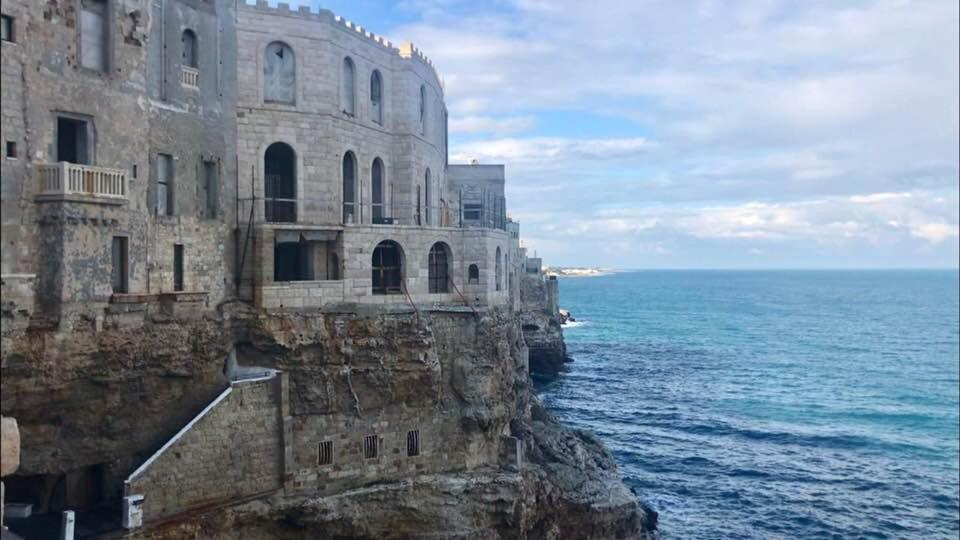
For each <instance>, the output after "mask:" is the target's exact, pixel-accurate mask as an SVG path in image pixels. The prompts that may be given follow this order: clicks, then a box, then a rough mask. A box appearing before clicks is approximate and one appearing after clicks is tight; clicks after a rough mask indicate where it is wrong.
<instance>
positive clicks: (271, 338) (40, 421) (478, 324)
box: [2, 309, 656, 539]
mask: <svg viewBox="0 0 960 540" xmlns="http://www.w3.org/2000/svg"><path fill="white" fill-rule="evenodd" d="M561 343H562V341H561ZM234 345H236V346H237V347H238V355H237V356H238V358H239V360H240V362H241V364H245V365H248V366H249V365H257V366H261V367H266V368H276V369H279V370H281V371H282V372H283V373H285V374H286V376H287V377H289V415H290V421H289V423H290V425H291V426H292V429H291V434H292V435H291V436H292V441H293V442H292V450H291V453H290V458H289V459H290V463H289V464H288V465H287V468H286V471H287V472H286V473H285V476H284V479H283V489H280V490H278V491H276V492H273V493H270V494H264V495H263V496H258V497H255V498H252V500H242V501H226V502H225V501H217V504H211V505H208V506H201V507H197V508H192V509H190V510H189V511H187V512H181V513H179V514H176V515H173V516H170V517H165V518H164V519H162V520H159V521H156V522H153V523H149V524H148V526H147V527H146V528H143V529H140V530H137V531H135V532H134V533H133V537H137V538H160V539H165V538H197V539H200V538H222V539H227V538H244V539H258V538H263V539H266V538H281V539H282V538H297V539H300V538H327V537H336V536H350V537H361V538H401V537H434V538H436V537H440V538H642V537H645V536H650V535H653V534H655V533H654V532H651V531H653V530H654V528H655V523H656V517H655V514H653V513H651V512H648V511H646V510H644V509H643V508H642V507H641V506H640V505H639V504H638V502H637V500H636V498H635V497H634V496H633V494H632V493H630V491H629V490H628V489H627V488H626V487H625V486H624V485H623V483H622V482H621V480H620V478H619V475H618V473H617V469H616V466H615V465H614V462H613V460H612V459H611V457H610V455H609V453H608V452H607V451H606V450H605V449H604V448H603V446H602V445H601V444H600V443H599V442H598V441H597V440H596V439H595V438H594V437H593V436H592V435H590V434H588V433H585V432H581V431H575V430H571V429H568V428H565V427H563V426H561V425H560V424H559V423H558V422H557V421H556V420H555V419H554V418H553V417H552V416H551V415H550V414H549V413H548V412H547V411H545V410H544V409H543V407H542V406H541V405H540V404H539V401H538V400H537V398H536V396H535V395H534V393H533V390H532V387H531V384H530V377H529V370H528V365H527V347H526V343H525V341H524V338H523V335H522V330H521V324H520V321H519V318H518V316H517V314H516V313H512V312H509V311H506V310H489V311H484V312H481V313H472V312H471V311H463V310H461V311H456V310H442V309H441V310H433V311H423V312H420V313H411V312H398V313H389V312H383V311H376V312H370V313H362V312H357V311H355V310H353V311H351V310H344V311H342V312H326V313H321V312H317V311H313V312H306V311H304V312H282V313H281V312H277V313H270V314H265V313H253V312H243V311H241V312H238V313H235V314H234V315H233V317H232V318H228V319H224V318H222V317H218V316H210V317H206V318H198V319H195V320H192V321H190V322H181V323H179V324H171V323H168V322H165V321H152V322H150V321H148V322H146V323H145V324H144V325H142V326H139V327H120V326H113V325H111V324H110V323H109V321H108V323H107V324H106V325H105V326H104V328H103V329H102V330H101V331H100V332H97V331H95V329H94V328H92V327H91V328H89V329H74V330H72V331H70V332H69V333H66V334H64V333H60V332H55V331H32V332H30V331H28V332H24V333H22V334H19V335H12V334H10V335H6V336H4V352H3V363H2V365H3V412H4V414H14V415H16V416H17V417H18V420H19V421H20V422H21V431H22V433H23V464H22V467H21V471H19V472H18V474H25V475H38V474H43V475H48V476H51V477H56V475H66V478H67V479H68V480H69V479H70V478H71V476H70V475H71V474H72V473H71V471H75V470H78V469H83V468H85V467H91V466H95V465H98V464H103V463H107V464H109V472H110V474H108V475H107V478H106V482H107V484H108V485H107V490H109V491H110V493H113V494H115V495H114V497H113V499H112V500H113V503H111V504H116V501H117V499H118V497H119V492H120V488H121V484H122V480H123V478H124V477H125V476H126V475H127V474H129V473H130V472H131V471H132V470H133V469H134V468H136V467H137V466H138V465H139V464H140V463H142V462H143V460H144V459H145V458H146V457H147V456H149V455H150V454H151V453H152V452H153V451H155V450H156V449H157V448H158V447H159V446H161V445H162V444H163V442H165V441H166V440H167V439H168V438H169V437H171V436H172V435H173V434H174V433H176V432H177V431H178V430H179V429H180V427H182V426H183V425H184V424H185V423H186V422H187V421H189V419H190V418H191V417H192V415H194V414H196V412H197V411H198V410H200V409H201V408H203V406H204V405H205V404H206V403H207V402H209V400H210V399H211V398H212V397H213V396H214V395H216V394H217V393H218V392H220V391H222V389H223V388H224V386H225V384H226V380H225V376H224V374H223V367H224V357H225V356H226V353H227V351H228V350H229V348H230V347H232V346H234ZM413 421H416V422H418V423H419V424H418V425H419V426H420V429H421V431H422V432H423V436H424V438H425V439H424V440H425V442H424V445H425V449H426V450H425V453H424V456H423V457H422V458H421V461H412V460H404V459H394V458H393V457H391V456H385V457H387V458H389V459H384V460H380V461H378V462H376V464H372V463H367V462H365V461H363V460H359V459H357V460H352V461H351V460H349V459H342V460H341V458H340V457H338V460H339V461H335V462H334V463H335V465H337V469H336V470H335V471H334V469H320V472H318V468H317V464H316V459H317V458H316V453H315V452H316V440H322V439H323V438H325V437H331V436H332V435H331V433H334V434H335V435H336V438H335V440H336V441H340V442H338V443H337V444H338V448H339V449H341V451H343V452H348V451H349V452H353V451H354V450H352V448H353V447H351V446H349V445H350V444H354V442H353V441H354V440H355V439H356V440H360V439H361V438H362V435H363V434H364V433H367V432H368V430H369V429H370V426H374V425H375V426H380V427H379V428H377V429H378V430H380V432H381V433H386V434H387V435H386V436H387V437H390V436H391V435H390V433H391V430H394V431H396V432H397V433H399V434H405V433H406V431H405V430H406V429H409V427H408V426H409V425H411V424H410V422H413ZM351 426H352V427H351ZM331 430H333V431H331ZM336 430H340V431H339V432H338V431H336ZM344 430H346V431H344ZM351 430H353V431H357V433H354V432H353V431H351ZM341 434H342V437H341ZM388 442H389V440H388ZM517 448H519V451H516V449H517ZM356 451H359V450H356ZM311 452H312V453H311ZM235 455H236V456H237V457H236V459H243V455H244V454H243V452H242V449H241V448H238V449H236V454H235ZM351 455H353V454H351ZM338 456H340V454H338ZM184 459H189V456H184ZM348 461H349V463H348ZM223 466H230V464H226V463H225V464H224V465H223ZM336 471H339V472H337V474H336V475H334V474H332V473H333V472H336ZM215 472H216V471H215V469H214V470H213V473H215ZM215 480H216V475H215V474H214V476H213V481H215ZM52 484H53V482H47V485H48V486H50V485H52ZM68 484H69V482H68ZM51 489H53V488H51ZM146 496H147V497H149V496H150V494H149V493H147V494H146ZM68 498H69V495H68ZM51 504H56V500H53V502H51ZM117 506H118V505H117ZM52 508H53V507H52V506H51V509H52ZM118 513H119V512H118Z"/></svg>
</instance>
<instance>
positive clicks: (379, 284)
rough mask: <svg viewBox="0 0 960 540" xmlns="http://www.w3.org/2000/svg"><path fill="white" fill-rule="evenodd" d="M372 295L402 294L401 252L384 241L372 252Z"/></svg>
mask: <svg viewBox="0 0 960 540" xmlns="http://www.w3.org/2000/svg"><path fill="white" fill-rule="evenodd" d="M372 277H373V294H401V293H403V250H402V249H400V244H398V243H396V242H394V241H393V240H384V241H383V242H380V243H379V244H377V247H376V249H374V250H373V275H372Z"/></svg>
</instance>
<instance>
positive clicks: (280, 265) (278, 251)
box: [273, 242, 313, 281]
mask: <svg viewBox="0 0 960 540" xmlns="http://www.w3.org/2000/svg"><path fill="white" fill-rule="evenodd" d="M311 279H313V272H312V271H311V264H310V250H309V244H308V243H306V242H277V243H276V244H274V247H273V280H274V281H309V280H311Z"/></svg>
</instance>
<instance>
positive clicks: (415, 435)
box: [407, 429, 420, 457]
mask: <svg viewBox="0 0 960 540" xmlns="http://www.w3.org/2000/svg"><path fill="white" fill-rule="evenodd" d="M419 455H420V430H419V429H415V430H413V431H408V432H407V456H408V457H414V456H419Z"/></svg>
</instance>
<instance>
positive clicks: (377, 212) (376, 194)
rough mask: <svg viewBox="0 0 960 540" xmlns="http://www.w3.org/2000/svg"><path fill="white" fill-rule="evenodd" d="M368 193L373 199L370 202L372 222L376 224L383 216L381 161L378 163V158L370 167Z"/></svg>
mask: <svg viewBox="0 0 960 540" xmlns="http://www.w3.org/2000/svg"><path fill="white" fill-rule="evenodd" d="M370 191H371V195H372V199H373V200H372V201H371V206H372V207H373V222H374V223H378V222H379V221H381V220H383V218H384V216H385V213H384V211H383V161H380V158H374V160H373V165H372V166H371V167H370Z"/></svg>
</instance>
